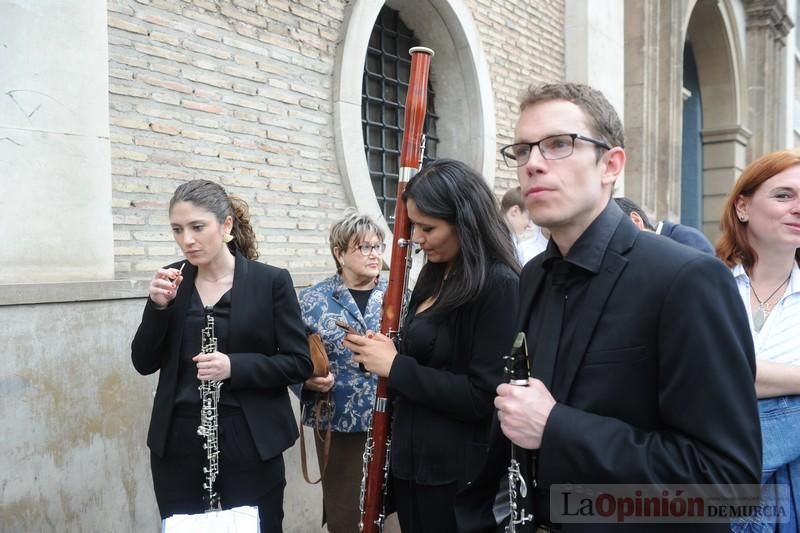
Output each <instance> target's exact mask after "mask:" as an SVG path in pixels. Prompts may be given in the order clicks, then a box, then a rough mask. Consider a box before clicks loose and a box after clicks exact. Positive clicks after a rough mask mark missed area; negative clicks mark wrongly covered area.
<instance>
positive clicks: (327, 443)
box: [300, 392, 333, 485]
mask: <svg viewBox="0 0 800 533" xmlns="http://www.w3.org/2000/svg"><path fill="white" fill-rule="evenodd" d="M329 398H330V392H326V393H325V394H324V396H323V398H322V399H320V400H317V402H316V404H315V405H314V420H315V424H314V433H315V437H317V438H319V439H320V440H321V441H323V443H324V444H323V447H322V468H321V469H320V472H319V479H318V480H316V481H311V478H310V477H309V476H308V461H307V459H306V439H305V434H304V433H303V419H304V418H305V417H304V416H303V414H304V412H305V404H303V406H302V408H301V409H300V467H301V468H302V470H303V479H305V480H306V483H310V484H312V485H316V484H317V483H319V482H320V481H322V476H324V475H325V470H326V469H327V468H328V456H329V454H330V451H331V426H332V425H333V424H332V422H333V420H332V418H333V413H331V410H330V406H329V405H328V404H329ZM323 404H325V406H326V409H327V410H328V413H330V414H329V420H328V429H326V430H325V436H324V437H323V436H322V434H321V433H320V429H319V425H320V415H321V414H322V405H323Z"/></svg>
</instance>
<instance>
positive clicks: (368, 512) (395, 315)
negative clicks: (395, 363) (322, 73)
mask: <svg viewBox="0 0 800 533" xmlns="http://www.w3.org/2000/svg"><path fill="white" fill-rule="evenodd" d="M409 53H410V54H411V75H410V78H409V81H408V93H407V95H406V107H405V124H404V128H403V144H402V147H401V151H400V174H399V180H398V184H397V204H396V205H395V214H394V241H393V243H392V259H391V264H390V268H389V283H388V287H387V290H386V295H385V296H384V298H383V316H382V319H381V333H383V334H384V335H387V336H388V337H392V338H394V337H395V336H397V335H398V334H399V330H400V325H401V318H402V317H403V316H404V315H405V311H406V310H405V308H404V306H405V304H406V301H405V295H406V284H407V278H408V271H409V267H410V265H411V240H410V237H411V224H410V223H409V220H408V211H407V210H406V203H405V201H404V200H403V191H405V188H406V184H407V183H408V181H409V180H410V179H411V178H412V177H413V176H414V175H415V174H416V173H417V172H419V170H420V167H421V166H422V157H423V152H424V150H425V135H424V127H425V113H426V112H427V109H428V73H429V71H430V64H431V58H432V57H433V50H431V49H430V48H424V47H421V46H416V47H414V48H412V49H411V50H409ZM390 426H391V412H390V405H389V386H388V379H387V378H383V377H379V378H378V385H377V390H376V393H375V407H374V409H373V412H372V425H371V427H370V431H369V434H368V435H367V444H366V447H365V450H364V465H363V473H362V474H363V477H362V482H361V520H360V522H359V529H360V530H361V531H362V532H363V533H378V532H380V531H383V523H384V520H385V518H386V513H385V495H386V489H387V485H388V482H389V480H388V474H389V449H390V446H391V438H390Z"/></svg>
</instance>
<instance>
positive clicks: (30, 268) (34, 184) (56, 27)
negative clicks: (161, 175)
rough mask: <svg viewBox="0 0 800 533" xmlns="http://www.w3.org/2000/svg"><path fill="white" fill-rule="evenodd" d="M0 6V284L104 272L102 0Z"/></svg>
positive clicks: (105, 276)
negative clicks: (1, 221) (0, 218)
mask: <svg viewBox="0 0 800 533" xmlns="http://www.w3.org/2000/svg"><path fill="white" fill-rule="evenodd" d="M0 13H2V15H0V36H2V37H0V64H2V68H0V176H2V177H0V213H2V214H3V220H4V223H3V224H0V242H2V243H3V244H2V246H0V284H11V283H35V282H62V281H75V280H83V281H86V280H93V281H96V280H109V279H112V278H113V276H114V242H113V228H112V218H111V161H110V152H109V150H110V149H109V125H108V34H107V16H106V3H105V2H86V1H84V0H38V1H36V2H30V1H26V0H0Z"/></svg>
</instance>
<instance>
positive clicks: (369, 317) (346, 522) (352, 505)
mask: <svg viewBox="0 0 800 533" xmlns="http://www.w3.org/2000/svg"><path fill="white" fill-rule="evenodd" d="M329 241H330V249H331V255H332V256H333V260H334V262H335V263H336V274H334V275H333V276H330V277H328V278H326V279H324V280H322V281H320V282H319V283H317V284H316V285H314V286H312V287H309V288H307V289H304V290H302V291H300V307H301V308H302V313H303V321H304V322H305V325H306V328H307V329H308V331H309V332H318V333H320V335H321V336H322V340H323V342H324V344H325V348H326V350H327V352H328V358H329V359H330V365H331V371H330V373H329V374H328V375H327V376H325V377H317V378H311V379H308V380H307V381H306V382H305V384H304V387H303V392H302V394H301V402H302V403H303V404H304V416H303V423H304V424H305V425H306V426H310V427H315V428H318V429H319V430H320V431H315V432H314V433H315V437H314V439H315V443H316V449H317V459H318V462H319V465H320V472H322V471H323V470H324V472H323V474H322V497H323V518H322V520H323V524H324V523H325V522H327V524H328V531H330V532H331V533H338V532H351V531H357V530H358V521H359V518H360V512H359V506H358V504H359V493H360V492H359V491H360V486H361V457H362V454H363V453H364V445H365V443H366V436H367V433H366V432H367V430H368V429H369V426H370V422H371V420H372V407H373V402H374V399H375V386H376V384H377V377H376V376H375V375H371V374H366V373H364V372H362V371H361V370H359V367H358V363H354V362H353V361H352V353H351V352H350V350H348V349H347V348H345V347H344V346H342V340H343V339H344V337H345V335H346V334H347V333H346V332H345V331H344V330H343V329H341V328H340V327H339V326H337V325H336V321H342V322H346V323H347V324H348V325H349V326H350V327H351V328H353V329H354V330H356V331H357V332H359V333H363V332H365V331H367V330H378V329H379V328H380V320H381V307H382V304H383V295H384V293H385V292H386V280H385V279H382V278H380V277H379V273H380V270H381V266H382V264H383V258H382V255H383V252H384V251H385V249H386V245H385V244H384V232H383V229H381V227H380V226H379V225H378V224H377V223H376V222H375V221H374V220H372V219H371V218H370V217H369V216H367V215H362V214H358V213H352V214H348V215H346V216H345V217H344V218H343V219H341V220H339V221H338V222H336V223H335V224H334V225H333V227H331V231H330V237H329ZM328 391H330V398H329V400H328V402H329V403H328V408H327V409H323V410H317V409H314V408H313V407H314V405H315V404H316V403H317V402H318V401H319V399H320V397H321V396H322V395H323V394H324V393H326V392H328ZM318 418H319V420H318ZM329 427H330V428H331V440H330V449H329V452H328V460H327V467H325V466H324V464H323V463H324V455H325V450H324V447H325V445H324V439H323V438H322V436H321V435H320V433H324V431H326V430H327V429H328V428H329Z"/></svg>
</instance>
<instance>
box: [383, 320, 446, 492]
mask: <svg viewBox="0 0 800 533" xmlns="http://www.w3.org/2000/svg"><path fill="white" fill-rule="evenodd" d="M431 310H432V308H430V307H429V308H428V309H426V310H424V311H422V312H421V313H417V314H414V315H411V316H409V318H408V319H407V321H406V326H405V332H404V335H403V341H402V342H401V351H402V353H404V354H406V355H408V356H410V357H413V358H414V359H416V360H417V362H418V363H419V364H421V365H425V366H427V367H431V368H439V369H442V368H449V367H450V366H451V360H452V352H453V342H452V339H451V337H452V329H451V327H450V325H449V322H448V321H447V320H443V318H442V317H437V316H436V315H434V314H433V313H432V312H431ZM429 407H433V406H426V407H425V409H424V410H420V409H418V408H417V404H416V403H415V402H414V401H413V400H411V399H408V398H405V397H403V396H400V395H398V396H397V397H396V398H395V401H394V414H393V424H394V429H395V431H393V432H392V448H391V453H392V459H391V465H392V473H393V474H394V476H395V477H397V478H400V479H408V480H411V479H413V480H414V481H416V482H418V483H423V484H432V485H433V484H439V483H452V482H453V481H455V480H456V478H457V472H456V471H454V470H453V469H452V468H451V467H452V465H445V464H431V462H430V461H427V460H426V458H425V457H415V456H414V446H413V445H412V440H413V438H414V437H413V433H414V431H415V430H414V419H415V417H418V418H422V417H426V416H430V414H429V413H427V412H426V411H427V409H428V408H429ZM404 439H405V441H404Z"/></svg>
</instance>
